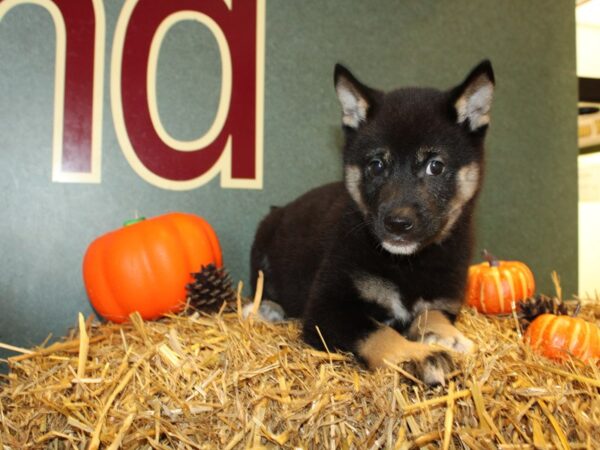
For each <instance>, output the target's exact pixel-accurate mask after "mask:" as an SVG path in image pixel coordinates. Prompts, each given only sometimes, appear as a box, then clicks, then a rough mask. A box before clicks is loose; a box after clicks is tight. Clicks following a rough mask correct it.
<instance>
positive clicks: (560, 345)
mask: <svg viewBox="0 0 600 450" xmlns="http://www.w3.org/2000/svg"><path fill="white" fill-rule="evenodd" d="M524 337H525V342H527V343H528V344H529V345H530V346H531V347H532V348H533V349H534V350H536V351H537V352H539V353H541V354H542V355H544V356H546V357H548V358H552V359H558V360H563V359H567V358H568V357H569V355H570V356H573V357H574V358H577V359H580V360H582V361H584V362H589V360H590V359H592V358H597V359H598V358H600V328H598V326H597V325H595V324H593V323H590V322H587V321H586V320H583V319H581V318H579V317H570V316H556V315H554V314H542V315H541V316H538V317H536V319H535V320H534V321H533V322H531V324H530V325H529V327H528V328H527V330H526V331H525V336H524Z"/></svg>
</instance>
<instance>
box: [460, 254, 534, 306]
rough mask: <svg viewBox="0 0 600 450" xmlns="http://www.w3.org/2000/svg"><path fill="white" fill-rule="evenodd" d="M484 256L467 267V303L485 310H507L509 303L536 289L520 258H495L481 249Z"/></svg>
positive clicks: (529, 271) (531, 276)
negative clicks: (502, 259) (481, 259)
mask: <svg viewBox="0 0 600 450" xmlns="http://www.w3.org/2000/svg"><path fill="white" fill-rule="evenodd" d="M484 257H485V259H486V260H487V261H486V262H483V263H481V264H475V265H472V266H471V267H469V275H468V280H467V295H466V297H467V304H468V305H469V306H473V307H475V308H476V309H477V310H478V311H479V312H482V313H486V314H508V313H510V312H511V311H512V306H511V304H512V303H513V302H515V303H516V302H518V301H520V300H523V299H526V298H527V297H530V296H531V295H533V293H534V291H535V281H534V278H533V273H532V272H531V270H530V269H529V267H527V266H526V265H525V264H524V263H522V262H519V261H498V260H497V259H496V258H494V256H493V255H491V254H490V253H488V252H487V251H484Z"/></svg>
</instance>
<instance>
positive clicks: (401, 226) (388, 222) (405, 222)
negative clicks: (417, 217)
mask: <svg viewBox="0 0 600 450" xmlns="http://www.w3.org/2000/svg"><path fill="white" fill-rule="evenodd" d="M383 225H384V226H385V229H386V230H387V231H389V232H390V233H392V234H405V233H408V232H409V231H410V230H412V228H413V227H414V226H415V224H414V222H413V219H412V218H411V217H408V216H395V215H389V216H387V217H386V218H385V219H384V220H383Z"/></svg>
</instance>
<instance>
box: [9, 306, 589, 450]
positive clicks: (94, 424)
mask: <svg viewBox="0 0 600 450" xmlns="http://www.w3.org/2000/svg"><path fill="white" fill-rule="evenodd" d="M255 306H256V303H255ZM582 314H583V315H585V316H586V317H587V318H588V319H590V320H594V321H596V323H598V318H599V317H600V305H598V304H597V303H592V304H588V305H586V306H585V307H584V308H583V311H582ZM517 326H518V323H516V322H515V321H514V320H512V319H511V318H510V317H509V318H498V317H487V316H483V315H479V314H477V313H476V312H475V311H471V310H465V311H464V312H463V313H462V314H461V315H460V317H459V322H458V327H459V328H460V329H461V330H462V331H463V332H464V333H465V334H466V335H467V336H468V337H469V338H471V339H472V340H473V341H474V342H475V343H476V344H477V349H476V351H475V353H473V354H472V355H467V356H457V359H458V367H459V369H458V370H457V371H456V372H454V373H452V374H451V375H450V379H449V380H448V383H447V386H446V387H428V386H425V385H424V384H423V383H421V382H420V381H419V380H415V379H412V377H411V376H410V374H407V373H406V371H405V370H404V369H403V368H402V366H397V365H392V364H390V365H389V367H388V368H386V369H379V370H377V371H373V372H370V371H367V370H365V369H363V368H362V367H361V366H359V365H358V364H357V363H356V362H355V361H354V360H353V359H352V358H351V357H350V356H348V355H342V354H329V353H327V352H320V351H317V350H315V349H312V348H310V347H308V346H306V345H305V344H303V343H302V342H301V339H300V337H299V327H298V324H297V323H296V322H293V321H290V322H285V323H280V324H270V323H264V322H262V321H260V320H258V319H250V320H244V319H243V318H242V316H241V313H240V311H235V310H233V311H223V310H221V311H220V312H219V313H215V314H205V313H202V312H193V313H192V314H191V315H185V314H184V315H171V316H168V317H165V318H163V319H161V320H158V321H153V322H144V321H143V320H142V319H141V318H140V317H139V316H135V315H134V316H133V317H132V320H131V321H130V322H128V323H126V324H122V325H118V324H113V323H99V322H97V321H93V320H87V321H84V320H83V318H80V319H79V326H78V329H76V330H73V332H72V333H71V334H70V335H69V336H67V337H66V338H65V339H64V340H63V341H61V342H58V343H55V344H52V345H49V346H44V347H39V348H34V349H19V348H17V347H11V349H12V350H13V351H15V352H17V353H18V355H17V356H14V357H12V358H10V359H9V366H10V372H9V374H8V375H6V376H4V380H3V381H0V448H2V449H22V448H36V449H37V448H55V449H61V448H73V449H75V448H77V449H81V448H91V449H95V448H108V449H117V448H159V449H163V448H164V449H166V448H175V449H180V448H182V449H183V448H186V449H187V448H191V449H212V448H219V449H234V448H235V449H237V448H252V449H263V448H307V449H308V448H319V449H320V448H324V449H328V448H341V449H351V448H358V449H378V448H386V449H410V448H417V447H424V448H431V449H433V448H443V449H463V448H469V449H490V448H500V449H533V448H557V449H566V448H573V449H577V448H588V449H596V448H600V372H599V370H598V367H597V366H591V365H583V364H581V363H579V362H577V361H569V362H567V363H562V364H561V363H555V362H552V361H549V360H547V359H544V358H543V357H541V356H538V355H535V354H533V353H532V352H531V351H530V350H529V349H528V348H527V347H525V346H524V345H523V344H522V342H521V340H520V339H519V337H518V331H517V329H516V328H517ZM2 346H3V347H5V348H8V347H10V346H9V345H7V344H2Z"/></svg>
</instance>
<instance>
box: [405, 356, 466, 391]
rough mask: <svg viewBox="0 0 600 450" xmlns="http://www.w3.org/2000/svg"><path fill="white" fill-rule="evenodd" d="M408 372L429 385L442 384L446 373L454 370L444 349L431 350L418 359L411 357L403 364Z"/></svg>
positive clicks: (452, 363)
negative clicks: (411, 358)
mask: <svg viewBox="0 0 600 450" xmlns="http://www.w3.org/2000/svg"><path fill="white" fill-rule="evenodd" d="M405 367H406V369H407V371H408V372H410V373H411V374H412V375H414V376H415V377H416V378H419V379H420V380H423V382H425V383H426V384H428V385H430V386H440V385H441V386H444V385H445V384H446V374H448V373H449V372H451V371H452V370H454V362H453V361H452V358H451V357H450V355H449V354H448V352H446V351H444V350H432V351H430V352H429V353H428V354H427V355H426V356H424V357H423V358H420V359H413V360H411V361H409V362H407V363H406V365H405Z"/></svg>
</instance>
